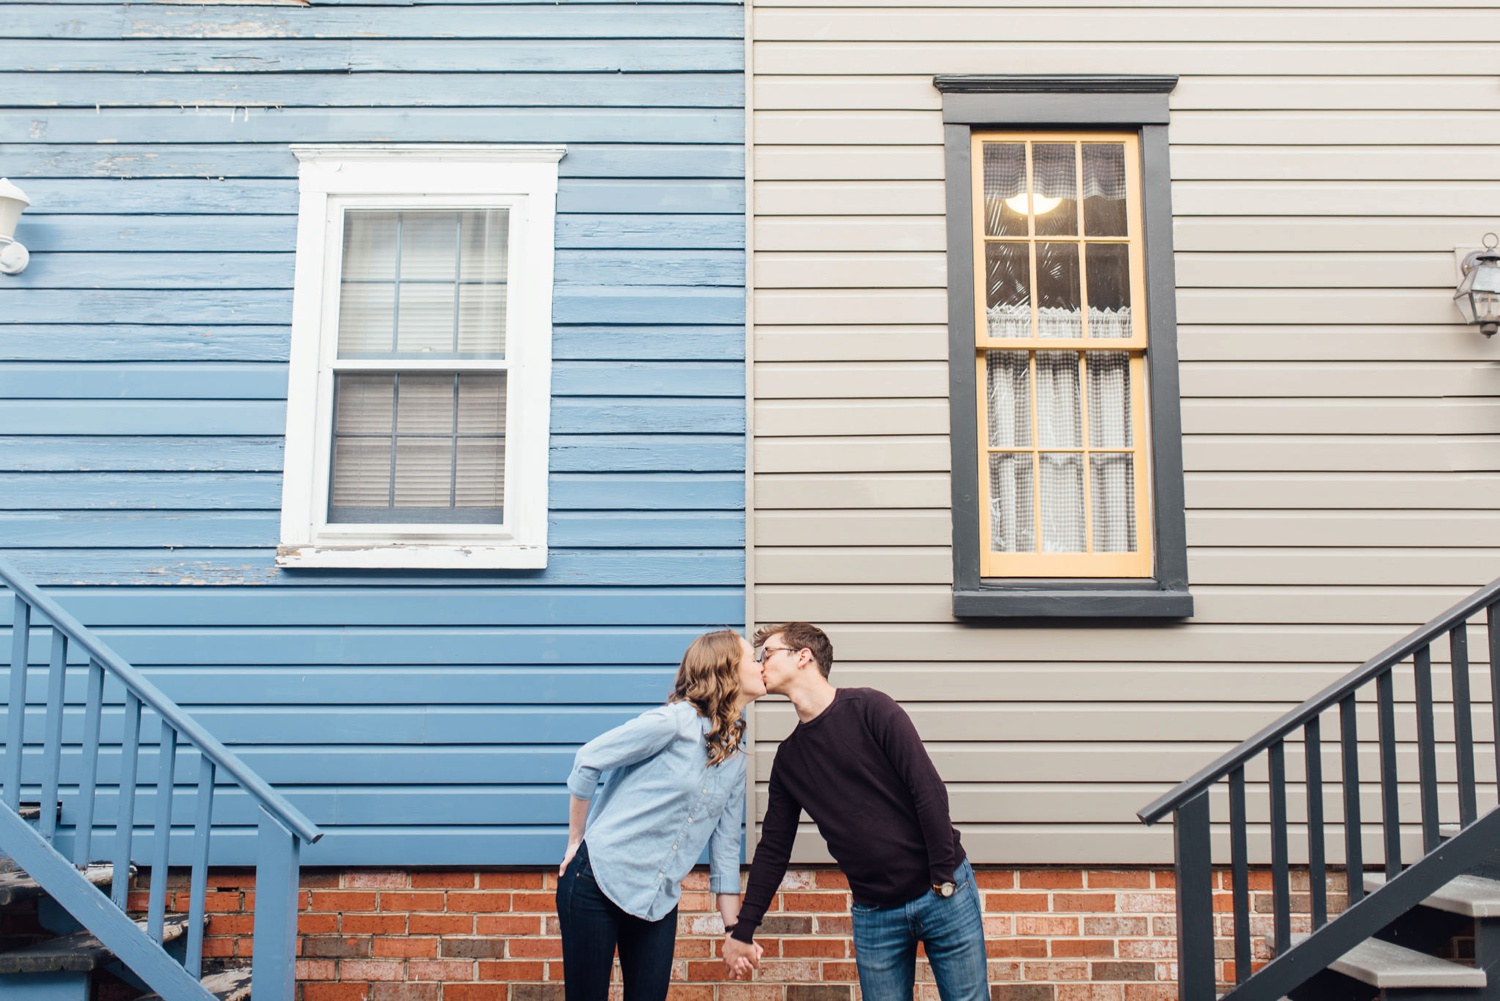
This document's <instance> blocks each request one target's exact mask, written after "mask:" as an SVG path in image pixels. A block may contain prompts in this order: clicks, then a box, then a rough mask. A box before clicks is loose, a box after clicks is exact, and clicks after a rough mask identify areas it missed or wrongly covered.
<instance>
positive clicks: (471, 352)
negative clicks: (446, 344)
mask: <svg viewBox="0 0 1500 1001" xmlns="http://www.w3.org/2000/svg"><path fill="white" fill-rule="evenodd" d="M505 306H506V288H505V286H504V285H460V286H459V287H458V353H459V354H461V355H463V356H465V357H475V356H478V357H484V358H503V357H505Z"/></svg>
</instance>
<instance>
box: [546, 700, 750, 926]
mask: <svg viewBox="0 0 1500 1001" xmlns="http://www.w3.org/2000/svg"><path fill="white" fill-rule="evenodd" d="M708 730H709V721H708V719H706V718H705V717H703V716H700V715H698V710H697V709H695V708H693V705H692V703H689V702H673V703H670V704H668V705H664V706H658V707H657V708H655V709H650V710H647V711H646V712H643V713H641V714H640V715H639V716H637V717H636V718H635V719H633V720H631V721H630V722H629V723H624V724H621V725H620V726H617V727H615V728H614V729H613V730H610V731H609V732H607V733H603V734H600V735H599V736H597V737H595V738H594V739H593V740H591V741H589V742H588V743H587V744H584V745H583V746H582V747H581V748H579V749H578V755H577V757H575V758H574V759H573V773H572V774H571V775H569V776H568V791H569V792H570V793H572V794H573V795H574V796H577V797H578V798H579V799H593V800H594V803H593V805H592V806H591V807H590V809H589V819H588V823H587V825H586V826H585V828H584V840H585V841H586V842H587V843H588V846H589V864H590V865H591V866H592V867H593V870H594V876H595V878H596V879H597V880H598V881H599V888H600V889H601V890H603V891H604V895H605V896H607V897H608V898H609V899H610V900H612V901H614V902H615V903H616V904H618V905H619V906H620V908H621V909H622V910H624V911H626V912H628V913H630V914H634V915H635V916H636V917H640V918H645V919H646V920H648V921H658V920H660V919H661V918H664V917H666V916H667V914H668V913H670V912H671V910H672V908H673V907H676V906H677V900H678V898H679V897H680V896H681V895H682V878H683V877H684V876H686V875H687V874H688V871H689V870H690V869H692V868H693V864H694V863H696V862H697V861H698V857H699V856H700V855H702V854H703V847H704V845H706V844H708V843H709V840H710V838H712V840H713V849H712V852H711V853H710V855H709V862H710V866H709V871H710V875H709V889H710V890H711V891H713V892H714V893H739V892H740V827H741V825H743V823H744V820H745V755H744V753H743V752H736V753H735V754H733V755H731V756H730V757H729V758H728V759H726V760H725V761H723V762H721V763H720V764H718V765H713V766H710V765H709V764H708V751H707V745H706V742H705V740H704V737H705V735H706V734H707V733H708ZM605 773H608V774H607V775H606V774H605ZM601 784H602V786H603V787H602V788H600V786H601ZM596 790H597V796H596V795H595V793H596Z"/></svg>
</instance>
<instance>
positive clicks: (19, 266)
mask: <svg viewBox="0 0 1500 1001" xmlns="http://www.w3.org/2000/svg"><path fill="white" fill-rule="evenodd" d="M30 204H31V199H30V198H27V197H26V193H25V192H23V191H22V190H21V189H20V188H18V187H16V186H15V185H14V184H12V183H10V181H8V180H6V179H5V178H3V177H0V274H4V275H18V274H20V273H21V272H22V271H25V270H26V262H27V261H29V260H31V254H30V253H29V252H27V250H26V248H25V247H23V246H21V245H20V244H19V243H17V242H16V223H18V222H20V221H21V213H22V212H25V211H26V206H28V205H30Z"/></svg>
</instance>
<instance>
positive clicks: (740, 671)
mask: <svg viewBox="0 0 1500 1001" xmlns="http://www.w3.org/2000/svg"><path fill="white" fill-rule="evenodd" d="M764 694H766V686H765V683H764V682H763V681H762V680H761V675H760V665H759V664H757V663H756V661H755V652H754V651H753V650H752V649H751V647H750V644H749V643H747V642H745V640H744V638H743V637H741V636H740V635H739V634H738V633H736V632H734V631H733V630H729V629H726V630H722V631H720V632H715V633H709V634H707V635H705V636H700V637H698V638H697V639H696V640H694V641H693V643H692V645H691V646H689V647H688V649H687V652H686V653H685V654H683V655H682V665H681V666H680V667H679V668H678V669H677V683H676V686H675V687H674V689H673V691H672V695H671V697H670V698H668V699H667V703H666V705H664V706H660V707H658V708H656V709H652V710H649V711H647V712H644V713H642V714H641V715H639V716H637V717H636V718H635V719H633V720H631V721H630V722H629V723H625V724H623V725H621V726H617V727H615V728H614V729H613V730H610V731H609V732H608V733H605V734H602V735H601V736H598V737H596V738H594V739H593V740H591V741H589V742H588V743H587V744H585V745H583V747H582V748H580V749H579V751H578V756H577V758H576V759H575V760H574V763H573V773H572V774H571V775H570V776H568V791H569V792H571V793H572V802H571V804H570V808H569V811H568V850H567V853H566V854H565V855H564V856H563V861H562V865H561V866H559V867H558V870H557V872H558V883H557V916H558V919H559V922H560V924H561V926H562V945H563V978H564V989H565V994H566V998H567V1001H604V999H605V998H606V997H607V996H608V993H609V977H610V971H611V969H612V968H613V965H614V955H615V948H616V946H618V947H619V951H620V972H621V973H622V975H623V977H624V981H625V984H624V986H625V1001H662V999H663V998H665V997H666V996H667V982H668V980H669V979H670V978H671V975H672V949H673V946H674V945H675V944H676V938H677V901H678V898H679V897H680V896H681V894H682V878H683V877H684V876H686V875H687V874H688V870H690V869H691V868H692V867H693V864H694V863H695V862H697V861H698V856H699V855H701V854H702V853H703V848H704V845H706V844H709V843H710V842H711V843H712V851H711V853H710V860H711V862H712V865H711V867H710V870H711V871H710V876H709V889H710V890H712V891H713V892H714V893H715V894H717V900H718V907H719V913H720V914H721V915H722V916H723V918H724V924H725V925H726V926H727V927H732V926H733V925H734V923H735V919H736V918H737V917H738V916H739V912H740V896H739V893H740V826H741V824H742V823H743V821H744V814H745V755H744V754H743V753H741V752H740V749H739V746H740V738H741V737H742V736H743V734H744V730H745V723H744V720H742V719H741V718H740V716H741V712H742V710H743V709H744V708H745V706H746V705H748V704H749V703H751V702H753V701H754V700H756V699H758V698H760V697H761V696H762V695H764ZM606 771H607V772H609V773H610V774H609V777H608V781H606V782H604V783H603V788H599V786H600V781H601V775H602V773H604V772H606ZM596 790H597V795H596ZM590 800H597V802H595V803H594V804H593V808H592V810H591V809H590ZM737 972H739V971H737Z"/></svg>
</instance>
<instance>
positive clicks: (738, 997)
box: [719, 983, 786, 1001]
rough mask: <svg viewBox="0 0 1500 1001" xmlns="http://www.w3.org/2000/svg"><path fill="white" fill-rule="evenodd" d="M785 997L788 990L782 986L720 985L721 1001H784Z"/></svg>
mask: <svg viewBox="0 0 1500 1001" xmlns="http://www.w3.org/2000/svg"><path fill="white" fill-rule="evenodd" d="M785 995H786V988H785V987H782V986H781V985H780V984H746V983H729V984H720V985H719V1001H782V999H783V997H784V996H785Z"/></svg>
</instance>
